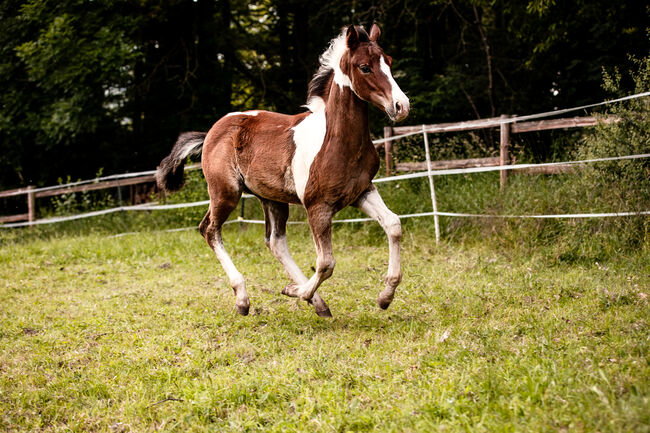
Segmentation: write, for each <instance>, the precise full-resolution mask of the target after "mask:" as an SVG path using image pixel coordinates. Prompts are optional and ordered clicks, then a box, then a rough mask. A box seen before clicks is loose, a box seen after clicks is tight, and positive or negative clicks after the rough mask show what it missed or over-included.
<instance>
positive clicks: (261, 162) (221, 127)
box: [202, 110, 309, 203]
mask: <svg viewBox="0 0 650 433" xmlns="http://www.w3.org/2000/svg"><path fill="white" fill-rule="evenodd" d="M308 114H309V112H306V113H301V114H298V115H287V114H281V113H274V112H270V111H261V110H255V111H246V112H234V113H229V114H227V115H225V116H224V117H222V118H221V119H219V120H218V121H217V122H216V123H215V124H214V125H213V127H212V128H211V129H210V131H209V132H208V135H207V136H206V139H205V144H204V147H203V157H202V165H203V171H204V174H205V176H206V180H207V181H208V183H210V179H211V178H217V179H222V178H223V177H224V176H225V177H228V178H233V177H235V178H240V179H243V182H244V186H245V188H246V189H247V190H249V191H251V192H252V193H253V194H255V195H258V196H260V197H263V198H267V199H270V200H275V201H283V202H289V203H298V202H299V199H298V197H297V195H296V192H295V185H294V181H293V176H292V173H291V160H292V158H293V155H294V152H295V148H296V146H295V143H294V141H293V131H292V128H293V127H294V126H296V125H297V124H298V123H300V122H301V121H302V120H303V119H304V118H305V117H306V116H307V115H308Z"/></svg>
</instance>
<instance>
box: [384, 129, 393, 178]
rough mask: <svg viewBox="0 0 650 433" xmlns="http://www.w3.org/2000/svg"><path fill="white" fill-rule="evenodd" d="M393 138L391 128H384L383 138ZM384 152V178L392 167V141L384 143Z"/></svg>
mask: <svg viewBox="0 0 650 433" xmlns="http://www.w3.org/2000/svg"><path fill="white" fill-rule="evenodd" d="M392 136H393V127H392V126H384V138H390V137H392ZM384 150H385V151H386V177H388V176H390V170H391V168H392V165H393V140H390V141H386V142H384Z"/></svg>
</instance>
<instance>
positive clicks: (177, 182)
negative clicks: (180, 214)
mask: <svg viewBox="0 0 650 433" xmlns="http://www.w3.org/2000/svg"><path fill="white" fill-rule="evenodd" d="M206 135H207V133H205V132H183V133H182V134H181V135H180V136H179V137H178V140H176V144H174V147H173V148H172V151H171V153H170V154H169V155H167V156H166V157H165V158H164V159H163V160H162V161H160V165H159V166H158V169H157V170H156V183H157V184H158V189H160V190H161V191H178V190H179V189H181V187H182V186H183V183H184V182H185V177H184V171H185V158H187V157H188V156H190V155H199V154H200V153H201V150H202V149H203V142H204V141H205V136H206Z"/></svg>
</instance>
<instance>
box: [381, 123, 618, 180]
mask: <svg viewBox="0 0 650 433" xmlns="http://www.w3.org/2000/svg"><path fill="white" fill-rule="evenodd" d="M510 118H511V116H508V115H503V116H501V117H493V118H489V119H481V120H472V121H468V122H458V123H438V124H435V125H424V126H422V125H418V126H386V127H385V128H384V138H386V139H388V138H390V137H394V136H397V135H401V134H410V133H421V132H422V131H423V128H424V129H425V130H426V131H427V133H432V134H435V133H442V132H460V131H471V130H477V129H486V128H496V127H498V128H499V132H500V134H499V156H498V157H487V158H472V159H456V160H448V161H435V162H432V163H431V168H432V169H449V168H469V167H492V166H499V165H508V164H510V135H511V134H520V133H523V132H532V131H546V130H550V129H566V128H577V127H585V126H595V125H596V124H598V122H605V123H610V122H614V121H617V119H616V118H611V117H610V118H605V119H600V118H595V117H592V116H587V117H571V118H564V119H553V120H538V121H532V122H520V123H517V122H511V123H501V124H497V125H495V123H496V122H499V121H503V120H507V119H510ZM381 146H384V149H385V157H386V176H390V175H391V173H392V172H393V171H422V170H426V169H427V165H426V162H397V161H394V158H393V146H394V143H393V141H386V142H384V143H380V144H378V145H377V147H378V148H379V147H381ZM569 170H571V168H570V167H569V166H562V165H558V166H554V167H541V168H537V169H525V170H522V172H526V173H542V174H556V173H565V172H567V171H569ZM507 175H508V173H507V171H506V170H502V171H501V186H502V187H503V186H505V184H506V182H507Z"/></svg>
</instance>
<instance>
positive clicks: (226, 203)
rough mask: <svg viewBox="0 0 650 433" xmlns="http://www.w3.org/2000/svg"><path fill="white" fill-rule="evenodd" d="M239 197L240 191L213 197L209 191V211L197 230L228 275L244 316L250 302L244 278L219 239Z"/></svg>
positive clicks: (238, 307)
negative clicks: (222, 228) (222, 227)
mask: <svg viewBox="0 0 650 433" xmlns="http://www.w3.org/2000/svg"><path fill="white" fill-rule="evenodd" d="M240 196H241V191H236V190H233V191H220V193H219V194H215V195H214V196H213V194H212V191H210V209H209V210H208V213H206V214H205V217H204V218H203V221H201V224H200V225H199V230H200V231H201V234H202V235H203V237H204V238H205V240H206V241H207V243H208V245H210V248H212V250H213V251H214V253H215V254H216V256H217V258H218V259H219V262H220V263H221V266H222V267H223V269H224V271H226V274H227V275H228V279H229V280H230V285H231V286H232V288H233V290H234V291H235V306H236V307H237V312H238V313H239V314H241V315H243V316H245V315H247V314H248V309H249V307H250V300H249V298H248V292H246V284H245V282H244V277H243V276H242V274H241V273H240V272H239V271H238V270H237V268H236V267H235V265H234V263H233V262H232V260H231V259H230V256H229V255H228V253H227V252H226V249H225V248H224V246H223V239H222V238H221V226H222V225H223V223H224V222H225V221H226V219H227V218H228V215H230V213H231V212H232V211H233V210H234V209H235V207H237V203H238V201H239V197H240Z"/></svg>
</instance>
